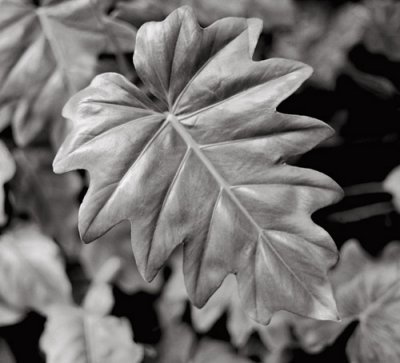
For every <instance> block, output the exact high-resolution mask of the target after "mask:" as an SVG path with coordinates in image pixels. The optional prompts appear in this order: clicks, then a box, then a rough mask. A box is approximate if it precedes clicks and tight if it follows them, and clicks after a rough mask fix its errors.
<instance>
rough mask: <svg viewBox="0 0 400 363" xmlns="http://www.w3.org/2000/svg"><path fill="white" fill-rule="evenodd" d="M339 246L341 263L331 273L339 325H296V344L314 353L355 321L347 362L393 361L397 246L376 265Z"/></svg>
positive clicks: (397, 325) (398, 306)
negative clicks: (298, 340)
mask: <svg viewBox="0 0 400 363" xmlns="http://www.w3.org/2000/svg"><path fill="white" fill-rule="evenodd" d="M344 247H345V250H344V252H343V260H342V262H341V263H340V264H339V265H338V266H337V268H336V269H335V270H334V271H333V273H332V275H333V276H335V277H336V279H337V280H336V284H337V286H336V292H335V295H336V299H337V303H338V309H339V313H340V314H341V317H342V322H341V323H333V322H317V321H311V320H308V321H305V322H302V323H300V324H298V325H297V328H296V330H297V334H298V336H299V337H300V341H301V342H302V344H303V346H304V347H305V348H306V349H307V350H309V351H313V352H316V351H319V350H321V349H322V348H323V347H325V346H327V345H329V344H332V343H333V341H334V340H335V339H336V338H337V337H338V336H339V335H340V333H341V332H342V331H343V330H344V329H345V328H346V327H347V325H348V324H349V323H350V322H352V321H356V320H357V321H358V322H359V325H358V326H357V328H356V329H355V331H354V333H353V335H352V336H351V337H350V339H349V341H348V343H347V350H346V351H347V355H348V356H349V359H350V362H352V363H353V362H362V363H372V362H377V363H384V362H397V361H398V360H399V359H400V349H399V345H398V344H397V342H398V339H399V335H398V332H399V331H400V320H399V318H398V317H399V316H400V314H399V313H400V283H399V281H400V278H399V277H400V245H399V243H398V242H392V243H391V244H389V245H388V246H387V247H386V248H385V249H384V251H383V254H382V256H380V257H379V259H377V260H375V259H372V258H371V257H369V258H368V257H367V256H366V254H365V252H363V251H362V248H361V247H360V245H359V244H358V243H357V242H355V241H349V242H347V244H346V245H345V246H344ZM354 266H358V271H357V272H356V270H355V268H354ZM335 277H334V278H335ZM334 283H335V282H334Z"/></svg>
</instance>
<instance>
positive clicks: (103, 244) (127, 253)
mask: <svg viewBox="0 0 400 363" xmlns="http://www.w3.org/2000/svg"><path fill="white" fill-rule="evenodd" d="M129 229H130V227H129V224H128V223H121V224H119V225H118V226H116V227H115V228H113V229H112V230H111V231H110V232H109V233H107V234H106V235H104V236H102V237H100V238H99V239H98V240H97V241H96V243H92V244H89V245H85V246H83V248H82V251H81V262H82V265H83V267H84V269H85V271H86V273H87V274H88V275H89V276H91V277H92V278H94V279H96V278H97V276H98V274H99V273H100V271H101V270H102V268H103V266H104V265H105V264H107V263H108V261H109V260H110V259H113V258H118V260H119V261H120V263H121V268H120V270H119V272H118V274H117V275H116V276H115V279H114V280H113V282H114V283H115V284H116V285H118V287H119V288H121V289H122V290H123V291H125V292H126V293H129V294H133V293H135V292H138V291H147V292H150V293H151V292H153V293H154V292H157V291H159V290H160V288H161V284H162V282H163V281H162V278H161V276H157V277H156V278H155V279H154V280H153V281H152V282H151V283H149V282H147V281H145V280H144V279H143V277H142V276H141V275H140V273H139V271H138V269H137V266H136V262H135V258H134V256H133V253H132V245H131V240H130V231H129Z"/></svg>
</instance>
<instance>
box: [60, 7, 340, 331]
mask: <svg viewBox="0 0 400 363" xmlns="http://www.w3.org/2000/svg"><path fill="white" fill-rule="evenodd" d="M261 29H262V24H261V21H259V20H256V19H241V18H227V19H223V20H220V21H218V22H216V23H214V24H213V25H211V26H210V27H208V28H206V29H202V28H200V27H199V25H198V24H197V22H196V20H195V17H194V15H193V13H192V11H191V10H190V8H186V7H184V8H180V9H178V10H177V11H175V12H173V13H172V14H171V15H170V16H169V17H168V18H167V19H166V20H165V21H163V22H160V23H155V22H154V23H148V24H145V25H144V26H143V27H142V28H141V29H140V30H139V31H138V35H137V39H136V51H135V55H134V64H135V68H136V70H137V73H138V75H139V77H140V78H141V80H142V81H143V82H144V84H145V85H146V86H147V87H148V89H149V90H150V91H151V93H152V94H153V95H154V96H155V97H156V98H158V102H157V104H156V103H154V102H153V101H152V100H151V99H149V98H148V97H147V96H146V95H145V94H144V93H143V92H142V91H140V90H139V89H138V88H137V87H135V86H134V85H133V84H131V83H130V82H128V81H127V80H126V79H125V78H124V77H123V76H121V75H118V74H113V73H108V74H103V75H100V76H98V77H96V78H95V79H94V80H93V82H92V84H91V85H90V87H88V88H87V89H85V90H83V91H82V92H80V93H78V94H77V95H76V96H74V97H73V98H72V99H71V100H70V101H69V102H68V104H67V105H66V107H65V109H64V115H65V117H67V118H70V119H72V120H73V122H74V129H73V131H72V132H71V134H70V135H69V136H68V138H67V139H66V141H65V142H64V144H63V145H62V147H61V148H60V150H59V152H58V154H57V156H56V159H55V161H54V170H55V171H56V172H65V171H68V170H73V169H86V170H88V171H89V173H90V177H91V184H90V188H89V190H88V193H87V195H86V197H85V199H84V201H83V203H82V206H81V210H80V221H79V224H80V226H79V227H80V232H81V236H82V238H83V239H84V240H85V241H91V240H94V239H96V238H98V237H99V236H101V235H102V234H104V233H106V232H107V231H108V230H109V229H110V228H112V227H113V226H114V225H116V224H117V223H119V222H120V221H122V220H125V219H128V220H130V223H131V237H132V242H133V249H134V254H135V257H136V261H137V264H138V268H139V271H140V272H141V273H142V274H143V275H144V276H145V278H146V279H148V280H151V279H153V278H154V276H155V275H156V274H157V272H158V271H159V269H160V268H161V267H162V266H163V265H164V263H165V261H166V260H167V258H168V256H169V255H170V254H171V252H172V251H173V250H174V249H175V248H176V247H177V246H178V245H179V244H181V243H184V274H185V279H186V286H187V289H188V292H189V296H190V298H191V300H192V301H193V302H194V304H195V305H197V306H203V305H204V304H205V302H206V301H207V300H208V299H209V297H210V296H211V295H212V294H213V293H214V292H215V291H216V290H217V289H218V287H219V286H220V285H221V283H222V282H223V280H224V278H225V277H226V276H227V275H228V274H229V273H234V274H236V275H237V280H238V285H239V290H240V293H241V298H242V301H243V303H244V305H245V306H246V309H247V311H248V312H249V313H250V315H251V316H252V317H253V318H254V319H256V320H258V321H260V322H263V323H267V322H268V321H269V319H270V316H271V314H272V313H273V312H274V311H277V310H281V309H283V310H289V311H292V312H295V313H297V314H301V315H305V316H310V317H314V318H319V319H336V318H337V315H336V307H335V301H334V299H333V296H332V292H331V287H330V285H329V282H328V280H327V276H326V271H327V269H328V268H329V267H330V266H331V265H333V264H334V263H335V261H336V258H337V251H336V247H335V244H334V243H333V241H332V240H331V238H330V236H329V235H328V234H327V233H326V232H325V231H324V230H323V229H321V228H320V227H319V226H317V225H315V224H314V223H313V222H312V220H311V218H310V214H312V213H313V212H314V211H315V210H316V209H318V208H321V207H324V206H326V205H328V204H330V203H333V202H335V201H337V200H338V199H339V197H340V195H341V190H340V188H339V187H338V186H337V184H336V183H335V182H334V181H332V180H331V179H330V178H329V177H327V176H325V175H323V174H321V173H319V172H316V171H313V170H308V169H302V168H298V167H294V166H289V165H287V164H286V163H285V161H286V160H287V159H288V158H290V157H292V156H294V155H298V154H301V153H304V152H306V151H308V150H310V149H311V148H313V147H314V146H315V145H317V144H318V143H319V142H321V141H322V140H324V139H326V138H327V137H329V136H330V135H331V133H332V130H331V129H330V128H329V127H328V126H327V125H325V124H324V123H322V122H321V121H319V120H315V119H312V118H309V117H304V116H295V115H285V114H281V113H278V112H276V107H277V106H278V105H279V103H280V102H281V101H282V100H283V99H285V98H286V97H288V96H289V95H290V94H291V93H293V92H294V91H295V90H296V89H297V88H298V87H299V86H300V84H301V83H302V82H303V81H304V80H305V79H306V78H307V77H309V76H310V74H311V69H310V68H309V67H308V66H306V65H304V64H302V63H299V62H295V61H289V60H284V59H269V60H266V61H262V62H254V61H252V59H251V56H252V54H253V51H254V48H255V46H256V43H257V39H258V36H259V34H260V31H261Z"/></svg>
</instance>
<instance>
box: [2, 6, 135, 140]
mask: <svg viewBox="0 0 400 363" xmlns="http://www.w3.org/2000/svg"><path fill="white" fill-rule="evenodd" d="M92 3H98V6H101V4H102V2H97V1H94V2H92V1H91V0H83V1H82V0H67V1H61V2H60V1H45V2H42V4H41V6H39V7H36V6H35V5H34V4H33V2H31V1H24V0H1V1H0V7H1V9H2V11H1V14H0V34H1V37H0V54H1V56H0V62H1V65H2V66H1V69H0V106H3V105H4V104H6V103H8V102H10V101H18V106H16V107H17V109H18V110H17V112H16V113H15V115H14V116H13V120H14V122H15V123H17V124H18V125H16V126H15V127H14V129H15V130H17V131H19V130H21V132H20V133H18V134H17V136H16V139H17V141H19V142H20V143H21V144H23V145H24V144H26V143H27V142H29V141H30V140H31V139H33V138H34V137H35V136H36V135H37V134H38V133H40V131H42V130H43V129H44V127H45V126H46V125H48V123H49V121H50V119H53V118H55V117H59V114H60V111H61V108H62V105H63V104H64V103H65V101H66V100H67V98H68V95H70V94H72V93H74V92H76V91H78V90H80V89H81V88H83V87H85V86H86V85H87V84H88V83H89V81H90V80H91V78H92V77H93V75H94V71H95V67H96V62H97V56H98V55H99V54H100V53H101V52H102V51H105V50H106V49H108V48H110V47H112V46H113V43H118V44H119V47H120V48H121V49H124V50H130V51H132V49H133V45H134V43H133V36H134V34H135V31H134V30H133V29H132V28H130V27H129V26H127V25H126V24H124V23H123V22H121V21H118V20H116V19H112V18H110V17H108V16H106V15H105V13H104V10H105V9H103V10H102V9H101V8H99V10H97V8H94V7H93V5H92ZM103 5H104V4H103ZM110 34H111V37H112V38H111V39H110V37H109V35H110ZM113 39H114V42H113ZM115 39H117V41H116V42H115ZM28 122H29V125H24V124H26V123H28ZM22 125H24V127H23V126H22ZM45 131H46V130H45Z"/></svg>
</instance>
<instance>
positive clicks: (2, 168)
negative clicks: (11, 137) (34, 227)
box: [0, 140, 16, 226]
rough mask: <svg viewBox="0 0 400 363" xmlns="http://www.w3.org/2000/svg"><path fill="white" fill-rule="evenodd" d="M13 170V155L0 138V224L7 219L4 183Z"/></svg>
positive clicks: (14, 168) (11, 175)
mask: <svg viewBox="0 0 400 363" xmlns="http://www.w3.org/2000/svg"><path fill="white" fill-rule="evenodd" d="M15 170H16V166H15V162H14V159H13V157H12V155H11V154H10V152H9V151H8V149H7V146H6V145H5V144H4V143H3V142H2V141H1V140H0V226H2V225H4V224H5V223H6V221H7V217H6V215H5V211H4V202H5V195H4V184H5V183H7V182H8V181H9V180H10V179H11V178H12V177H13V176H14V173H15Z"/></svg>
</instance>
